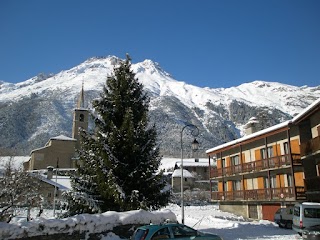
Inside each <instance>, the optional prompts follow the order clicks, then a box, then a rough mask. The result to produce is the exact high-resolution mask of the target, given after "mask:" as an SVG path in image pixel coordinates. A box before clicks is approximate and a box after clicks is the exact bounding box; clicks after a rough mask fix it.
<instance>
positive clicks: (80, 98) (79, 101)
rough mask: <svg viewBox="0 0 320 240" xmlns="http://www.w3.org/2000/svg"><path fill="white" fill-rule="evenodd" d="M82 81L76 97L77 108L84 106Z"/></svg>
mask: <svg viewBox="0 0 320 240" xmlns="http://www.w3.org/2000/svg"><path fill="white" fill-rule="evenodd" d="M83 85H84V81H83V80H82V88H81V92H80V95H79V98H78V103H77V108H84V90H83Z"/></svg>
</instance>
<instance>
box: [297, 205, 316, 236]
mask: <svg viewBox="0 0 320 240" xmlns="http://www.w3.org/2000/svg"><path fill="white" fill-rule="evenodd" d="M292 221H293V225H292V229H293V230H295V231H296V232H297V233H299V234H300V235H302V232H303V230H305V229H308V228H310V227H312V226H315V225H320V203H313V202H303V203H297V204H296V205H294V208H293V219H292Z"/></svg>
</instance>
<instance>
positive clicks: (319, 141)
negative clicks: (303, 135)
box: [300, 136, 320, 156]
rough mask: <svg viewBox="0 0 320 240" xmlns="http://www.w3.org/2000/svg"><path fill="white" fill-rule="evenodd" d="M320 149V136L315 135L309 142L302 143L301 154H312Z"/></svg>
mask: <svg viewBox="0 0 320 240" xmlns="http://www.w3.org/2000/svg"><path fill="white" fill-rule="evenodd" d="M318 151H320V136H318V137H315V138H313V139H311V140H309V141H308V142H304V143H301V145H300V152H301V156H307V155H311V154H312V153H315V152H318Z"/></svg>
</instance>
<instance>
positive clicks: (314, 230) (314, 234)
mask: <svg viewBox="0 0 320 240" xmlns="http://www.w3.org/2000/svg"><path fill="white" fill-rule="evenodd" d="M302 238H303V239H310V240H320V225H315V226H312V227H309V228H305V229H304V230H303V231H302Z"/></svg>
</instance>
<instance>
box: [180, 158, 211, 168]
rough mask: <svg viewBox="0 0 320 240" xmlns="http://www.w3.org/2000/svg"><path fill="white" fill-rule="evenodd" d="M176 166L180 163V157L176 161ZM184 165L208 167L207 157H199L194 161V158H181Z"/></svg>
mask: <svg viewBox="0 0 320 240" xmlns="http://www.w3.org/2000/svg"><path fill="white" fill-rule="evenodd" d="M176 164H177V165H178V167H180V165H181V159H179V161H177V162H176ZM183 166H184V167H209V159H208V158H200V159H199V161H198V162H196V161H195V159H194V158H191V159H190V158H188V159H183Z"/></svg>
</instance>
